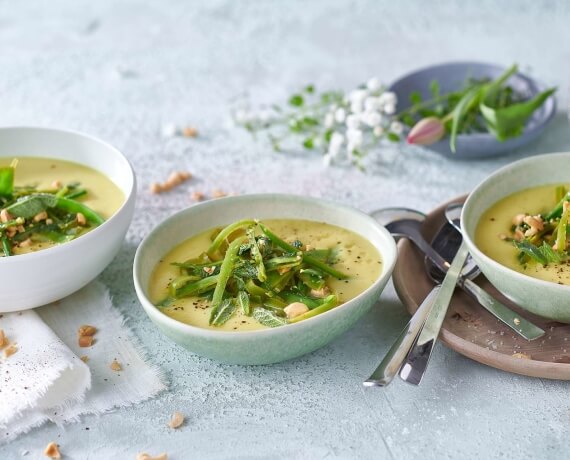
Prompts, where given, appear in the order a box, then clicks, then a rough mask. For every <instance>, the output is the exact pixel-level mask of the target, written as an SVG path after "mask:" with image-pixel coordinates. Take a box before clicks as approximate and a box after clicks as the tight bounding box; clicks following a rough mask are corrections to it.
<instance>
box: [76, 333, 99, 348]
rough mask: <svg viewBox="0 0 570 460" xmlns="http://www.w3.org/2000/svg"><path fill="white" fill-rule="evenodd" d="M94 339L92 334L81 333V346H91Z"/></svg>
mask: <svg viewBox="0 0 570 460" xmlns="http://www.w3.org/2000/svg"><path fill="white" fill-rule="evenodd" d="M94 340H95V339H94V338H93V336H92V335H80V336H79V346H80V347H81V348H86V347H90V346H91V345H93V341H94Z"/></svg>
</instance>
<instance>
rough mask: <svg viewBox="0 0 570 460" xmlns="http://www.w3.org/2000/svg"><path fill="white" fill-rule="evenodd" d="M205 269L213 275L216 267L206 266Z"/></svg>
mask: <svg viewBox="0 0 570 460" xmlns="http://www.w3.org/2000/svg"><path fill="white" fill-rule="evenodd" d="M203 270H204V271H205V272H206V273H207V274H208V275H211V274H212V273H214V271H215V270H216V267H215V266H214V267H204V268H203Z"/></svg>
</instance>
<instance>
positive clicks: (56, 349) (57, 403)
mask: <svg viewBox="0 0 570 460" xmlns="http://www.w3.org/2000/svg"><path fill="white" fill-rule="evenodd" d="M84 324H89V325H92V326H95V327H96V328H97V333H96V335H95V342H94V344H93V345H92V346H91V347H89V348H80V347H79V345H78V337H77V331H78V329H79V327H80V326H82V325H84ZM0 329H3V330H4V333H5V334H6V337H7V338H8V339H9V340H10V343H14V344H16V346H17V348H18V351H17V352H16V353H15V354H13V355H11V356H9V357H7V358H5V357H3V356H2V357H0V430H1V432H0V444H2V443H5V442H8V441H10V440H12V439H14V438H15V437H17V436H18V435H19V434H21V433H25V432H27V431H29V430H30V429H32V428H34V427H37V426H39V425H41V424H42V423H44V422H46V421H53V422H55V423H58V424H62V423H65V422H70V421H76V420H78V418H79V416H80V415H81V414H88V413H89V414H101V413H103V412H107V411H109V410H111V409H113V408H117V407H125V406H128V405H131V404H135V403H137V402H140V401H143V400H145V399H148V398H151V397H153V396H154V395H156V394H157V393H158V392H160V391H162V390H164V389H165V388H166V386H165V383H164V377H163V375H162V374H161V372H160V370H159V369H158V368H156V367H154V366H152V365H149V364H147V363H146V362H145V352H144V351H143V349H142V348H141V346H140V344H139V343H138V341H137V340H136V338H135V337H134V336H133V335H132V333H131V332H130V331H129V330H128V328H127V327H126V326H125V324H124V320H123V318H122V317H121V315H120V313H119V312H118V311H117V310H116V309H115V308H114V307H113V305H112V302H111V298H110V296H109V292H108V290H107V289H106V288H105V287H104V286H103V285H102V284H100V283H98V282H93V283H91V284H89V285H88V286H86V287H84V288H83V289H81V290H80V291H78V292H76V293H75V294H73V295H71V296H69V297H67V298H65V299H63V300H61V301H59V302H55V303H53V304H50V305H46V306H44V307H41V308H38V309H36V310H35V311H32V310H28V311H25V312H17V313H5V314H2V315H0ZM0 356H1V355H0ZM81 356H87V357H88V360H87V362H86V363H84V362H83V361H82V360H81V359H80V357H81ZM115 359H116V360H117V361H118V362H119V363H120V365H121V366H122V370H120V371H115V370H112V369H111V367H110V365H111V363H112V362H113V360H115Z"/></svg>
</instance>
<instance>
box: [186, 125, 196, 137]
mask: <svg viewBox="0 0 570 460" xmlns="http://www.w3.org/2000/svg"><path fill="white" fill-rule="evenodd" d="M182 135H183V136H184V137H198V130H197V129H196V128H194V127H193V126H186V128H182Z"/></svg>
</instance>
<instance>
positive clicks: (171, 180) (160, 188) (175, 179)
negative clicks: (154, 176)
mask: <svg viewBox="0 0 570 460" xmlns="http://www.w3.org/2000/svg"><path fill="white" fill-rule="evenodd" d="M191 178H192V174H191V173H189V172H188V171H174V172H173V173H171V174H170V176H168V179H167V180H166V182H164V184H159V183H157V182H154V183H153V184H152V185H151V186H150V191H151V192H152V193H162V192H167V191H169V190H171V189H173V188H174V187H176V186H177V185H180V184H181V183H182V182H184V181H187V180H188V179H191Z"/></svg>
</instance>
